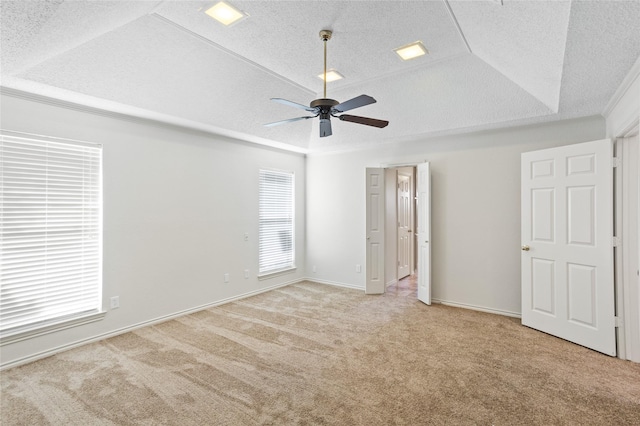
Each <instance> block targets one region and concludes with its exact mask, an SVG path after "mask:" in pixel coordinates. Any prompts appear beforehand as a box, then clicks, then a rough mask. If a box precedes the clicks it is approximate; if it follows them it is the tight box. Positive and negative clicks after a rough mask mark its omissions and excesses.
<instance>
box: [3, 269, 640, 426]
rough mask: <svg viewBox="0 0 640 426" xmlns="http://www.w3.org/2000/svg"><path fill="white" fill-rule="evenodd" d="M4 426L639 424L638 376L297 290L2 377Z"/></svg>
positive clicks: (360, 300) (451, 324) (495, 328)
mask: <svg viewBox="0 0 640 426" xmlns="http://www.w3.org/2000/svg"><path fill="white" fill-rule="evenodd" d="M1 386H2V387H1V391H2V395H1V400H2V405H1V409H2V412H1V417H0V420H1V423H2V425H4V426H8V425H44V424H53V425H256V424H307V425H323V424H332V425H334V424H335V425H389V424H398V425H420V424H436V425H445V424H449V425H458V424H461V425H464V424H469V425H519V424H522V425H536V424H540V425H551V424H575V425H589V424H593V425H640V364H634V363H631V362H627V361H621V360H619V359H616V358H611V357H608V356H605V355H601V354H599V353H596V352H593V351H591V350H588V349H585V348H583V347H581V346H577V345H573V344H571V343H568V342H565V341H563V340H560V339H557V338H554V337H551V336H549V335H546V334H544V333H540V332H537V331H534V330H531V329H528V328H526V327H523V326H521V325H520V323H519V320H517V319H514V318H508V317H503V316H497V315H491V314H486V313H481V312H475V311H469V310H465V309H457V308H451V307H446V306H442V305H433V306H426V305H424V304H422V303H420V302H418V301H417V300H416V298H415V291H414V289H412V288H408V289H407V288H396V287H391V288H389V291H388V292H387V293H386V294H385V295H384V296H366V295H364V294H363V293H362V292H361V291H356V290H349V289H343V288H337V287H331V286H326V285H321V284H315V283H308V282H305V283H300V284H296V285H291V286H288V287H284V288H281V289H278V290H274V291H271V292H268V293H264V294H261V295H258V296H254V297H251V298H247V299H243V300H241V301H238V302H234V303H229V304H226V305H223V306H219V307H216V308H212V309H207V310H204V311H201V312H199V313H196V314H192V315H188V316H184V317H181V318H179V319H176V320H172V321H168V322H165V323H162V324H159V325H156V326H151V327H146V328H143V329H140V330H137V331H134V332H130V333H126V334H123V335H121V336H117V337H114V338H110V339H107V340H104V341H101V342H98V343H94V344H90V345H87V346H84V347H81V348H77V349H74V350H70V351H67V352H64V353H60V354H58V355H55V356H52V357H49V358H46V359H43V360H40V361H37V362H34V363H31V364H28V365H25V366H22V367H17V368H14V369H10V370H7V371H4V372H2V374H1Z"/></svg>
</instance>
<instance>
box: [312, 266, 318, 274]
mask: <svg viewBox="0 0 640 426" xmlns="http://www.w3.org/2000/svg"><path fill="white" fill-rule="evenodd" d="M316 272H318V269H316V265H313V273H314V274H315V273H316Z"/></svg>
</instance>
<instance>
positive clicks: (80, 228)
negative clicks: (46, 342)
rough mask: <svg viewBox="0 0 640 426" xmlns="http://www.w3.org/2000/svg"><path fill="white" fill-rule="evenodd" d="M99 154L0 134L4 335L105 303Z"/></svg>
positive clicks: (0, 324)
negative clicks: (102, 276) (103, 296)
mask: <svg viewBox="0 0 640 426" xmlns="http://www.w3.org/2000/svg"><path fill="white" fill-rule="evenodd" d="M101 162H102V148H101V146H96V145H89V144H86V145H83V144H74V143H61V142H57V141H56V142H54V141H50V140H47V139H45V138H42V139H39V138H27V137H16V136H10V135H8V134H2V135H0V334H1V335H2V337H5V336H10V335H13V334H14V333H20V332H24V331H30V330H34V329H39V328H42V327H51V325H52V324H55V323H59V322H63V321H67V320H68V321H71V320H73V319H75V318H78V317H81V316H83V315H89V314H91V313H97V312H99V311H100V309H101V304H102V279H101V275H102V271H101V270H102V265H101V263H102V259H101V257H102V247H101V222H102V221H101V204H102V196H101Z"/></svg>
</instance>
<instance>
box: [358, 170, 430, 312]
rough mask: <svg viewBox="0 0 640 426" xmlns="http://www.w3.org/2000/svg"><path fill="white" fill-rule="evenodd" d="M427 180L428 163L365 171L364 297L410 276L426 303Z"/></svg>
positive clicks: (428, 211) (428, 196) (428, 186)
mask: <svg viewBox="0 0 640 426" xmlns="http://www.w3.org/2000/svg"><path fill="white" fill-rule="evenodd" d="M430 176H431V173H430V166H429V163H428V162H424V163H419V164H417V165H411V164H409V165H398V166H391V167H387V168H367V169H366V258H367V260H366V262H367V263H366V286H365V292H366V293H367V294H381V293H384V292H385V289H386V288H387V287H388V286H389V285H392V284H394V283H397V282H398V280H399V279H400V278H403V277H411V276H414V277H415V278H416V280H417V283H418V300H420V301H422V302H424V303H426V304H427V305H430V304H431V274H430V271H431V243H430V241H429V240H430V233H431V201H430V200H431V179H430ZM418 271H419V274H420V275H417V272H418Z"/></svg>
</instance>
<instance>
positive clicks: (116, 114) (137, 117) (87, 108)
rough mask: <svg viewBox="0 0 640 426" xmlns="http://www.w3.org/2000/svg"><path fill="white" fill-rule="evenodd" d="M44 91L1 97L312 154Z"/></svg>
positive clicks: (6, 91)
mask: <svg viewBox="0 0 640 426" xmlns="http://www.w3.org/2000/svg"><path fill="white" fill-rule="evenodd" d="M42 90H43V91H48V92H47V93H48V95H39V94H35V93H31V92H28V91H27V90H22V89H18V88H13V87H7V86H0V94H2V95H4V96H8V97H12V98H16V99H25V100H28V101H32V102H37V103H41V104H45V105H53V106H55V107H59V108H65V109H69V110H73V111H79V112H82V113H87V114H94V115H99V116H102V117H108V118H114V119H118V120H123V121H129V122H133V123H138V124H146V125H149V124H152V125H154V124H155V125H158V126H163V127H168V128H170V129H178V130H182V131H185V130H187V131H192V132H199V133H204V134H206V135H209V136H217V137H221V138H227V139H230V140H232V141H233V142H234V143H242V144H246V145H249V146H252V145H259V146H261V147H263V148H267V149H268V148H271V149H275V150H278V151H284V152H288V153H295V154H300V155H303V156H304V155H306V154H308V153H309V149H308V148H302V147H299V146H295V145H290V144H287V143H285V142H278V141H273V140H271V139H266V138H263V137H260V136H253V135H249V134H247V133H242V132H238V131H235V130H227V129H223V128H221V127H217V126H213V125H210V124H203V123H200V122H195V121H192V120H188V119H183V118H179V117H174V116H169V115H166V114H162V113H158V112H153V111H150V110H146V109H143V108H138V107H132V106H130V105H122V104H119V103H117V102H112V101H105V100H104V99H98V98H93V97H90V96H87V95H82V102H83V103H82V104H81V103H78V102H79V101H78V100H77V96H78V93H73V92H67V91H65V90H64V89H58V88H52V87H50V86H46V87H44V86H43V87H42ZM52 91H53V92H52ZM65 97H67V98H68V97H75V98H76V101H72V100H68V99H65Z"/></svg>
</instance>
